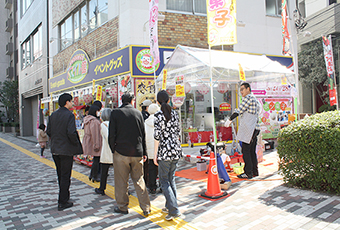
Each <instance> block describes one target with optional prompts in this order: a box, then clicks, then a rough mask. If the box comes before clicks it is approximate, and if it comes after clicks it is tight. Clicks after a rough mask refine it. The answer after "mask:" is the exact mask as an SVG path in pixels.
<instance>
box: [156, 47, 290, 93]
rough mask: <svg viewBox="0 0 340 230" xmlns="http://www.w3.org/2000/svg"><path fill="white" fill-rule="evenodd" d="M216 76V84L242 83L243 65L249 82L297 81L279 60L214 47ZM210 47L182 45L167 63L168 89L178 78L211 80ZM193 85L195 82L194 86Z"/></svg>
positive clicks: (214, 78) (160, 77)
mask: <svg viewBox="0 0 340 230" xmlns="http://www.w3.org/2000/svg"><path fill="white" fill-rule="evenodd" d="M210 52H211V66H212V77H213V82H214V85H215V83H220V82H225V83H239V82H240V77H239V65H241V67H242V68H243V70H244V72H245V76H246V81H247V82H250V83H255V82H258V83H260V82H268V83H269V82H270V83H279V84H281V82H282V81H286V82H287V83H288V84H291V85H292V84H294V83H295V77H294V72H293V71H291V70H289V69H288V68H287V67H285V66H283V65H281V64H280V63H279V62H276V61H273V60H271V59H269V58H268V57H266V56H265V55H255V54H246V53H237V52H232V51H222V50H211V51H210ZM209 57H210V56H209V50H208V49H200V48H193V47H186V46H181V45H178V46H177V47H176V49H175V51H174V52H173V54H172V56H171V57H170V60H169V61H168V63H167V64H166V65H165V67H164V69H167V71H168V73H167V88H168V87H171V86H172V85H175V77H176V76H179V75H184V81H185V82H190V84H200V83H208V82H210V77H209V67H210V64H209V63H210V61H209ZM162 81H163V73H161V74H160V75H159V77H158V78H157V88H158V89H159V88H160V87H161V85H162ZM192 86H193V85H192Z"/></svg>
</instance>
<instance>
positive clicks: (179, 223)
mask: <svg viewBox="0 0 340 230" xmlns="http://www.w3.org/2000/svg"><path fill="white" fill-rule="evenodd" d="M0 141H2V142H3V143H5V144H7V145H9V146H11V147H13V148H15V149H17V150H19V151H20V152H22V153H24V154H26V155H27V156H30V157H32V158H34V159H35V160H37V161H40V162H42V163H44V164H46V165H48V166H50V167H52V168H54V169H55V165H54V162H53V161H50V160H47V159H46V158H40V156H38V155H37V154H35V153H32V152H31V151H28V150H27V149H24V148H22V147H20V146H18V145H16V144H13V143H11V142H9V141H6V140H5V139H2V138H0ZM72 177H73V178H75V179H77V180H79V181H82V182H83V183H85V184H88V185H89V186H91V187H93V188H96V187H97V184H95V183H93V182H91V181H89V179H88V176H86V175H84V174H82V173H79V172H77V171H74V170H72ZM114 189H115V188H114V187H113V186H112V185H109V184H108V185H107V190H106V191H105V193H106V195H107V196H109V197H111V198H112V199H115V196H114ZM129 208H130V209H132V210H133V211H135V212H137V213H139V214H141V215H143V212H142V210H141V209H140V207H139V202H138V199H137V197H134V196H132V195H130V204H129ZM146 218H148V219H149V220H150V221H152V222H153V223H155V224H157V225H159V226H160V227H162V228H163V229H197V228H196V227H195V226H193V225H191V224H190V223H188V222H186V221H184V220H183V219H181V218H176V219H174V220H172V221H167V220H165V219H164V218H165V214H163V213H162V212H161V209H160V208H157V207H155V206H153V205H151V214H150V215H149V216H147V217H146Z"/></svg>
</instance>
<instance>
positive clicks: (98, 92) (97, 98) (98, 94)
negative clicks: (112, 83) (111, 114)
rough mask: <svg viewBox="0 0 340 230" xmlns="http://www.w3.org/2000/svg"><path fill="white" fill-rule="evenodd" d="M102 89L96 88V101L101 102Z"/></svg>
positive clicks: (99, 86)
mask: <svg viewBox="0 0 340 230" xmlns="http://www.w3.org/2000/svg"><path fill="white" fill-rule="evenodd" d="M102 88H103V87H102V86H101V85H98V86H97V95H96V101H101V99H102V93H103V91H102Z"/></svg>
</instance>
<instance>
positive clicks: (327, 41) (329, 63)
mask: <svg viewBox="0 0 340 230" xmlns="http://www.w3.org/2000/svg"><path fill="white" fill-rule="evenodd" d="M322 44H323V51H324V56H325V62H326V69H327V76H328V80H329V84H328V87H329V101H330V105H331V106H333V105H336V104H337V103H338V102H337V101H338V100H337V92H336V87H335V84H336V83H335V72H334V61H333V49H332V38H331V35H329V37H328V38H327V37H326V36H322Z"/></svg>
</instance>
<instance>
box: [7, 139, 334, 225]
mask: <svg viewBox="0 0 340 230" xmlns="http://www.w3.org/2000/svg"><path fill="white" fill-rule="evenodd" d="M0 138H1V139H0V149H1V151H0V159H1V160H0V175H1V177H0V229H162V228H167V229H176V228H178V229H340V197H339V196H331V195H326V194H321V193H314V192H310V191H306V190H299V189H293V188H288V187H286V186H284V185H282V183H283V182H282V180H281V176H280V175H278V174H277V172H274V173H272V174H267V175H261V176H260V178H259V179H263V180H256V181H255V180H250V181H242V182H238V183H234V184H233V185H232V186H231V188H230V189H229V191H228V192H229V193H230V197H228V198H225V199H222V200H218V201H208V200H205V199H202V198H200V197H198V195H199V194H200V193H201V192H202V191H205V189H206V183H203V182H199V181H193V180H190V179H185V178H179V177H177V178H176V183H177V190H178V200H179V206H180V210H181V212H182V214H183V215H182V216H181V219H178V220H176V221H170V222H168V221H165V220H164V215H163V214H161V213H160V212H159V210H160V209H161V208H162V207H164V197H163V195H162V194H156V195H150V199H151V204H152V206H153V207H152V214H151V215H150V216H149V217H144V216H143V215H141V214H140V213H141V210H140V208H139V207H138V205H137V204H135V201H136V198H135V197H136V193H135V191H134V188H133V184H132V182H131V181H130V191H131V193H132V196H131V197H130V202H131V203H132V205H131V208H130V209H129V214H128V215H122V214H116V213H114V212H113V208H114V205H115V204H116V202H115V200H114V199H113V198H111V197H113V195H112V194H113V189H114V188H113V186H114V175H113V170H112V169H110V172H109V174H110V176H109V180H108V184H109V185H110V186H109V189H108V191H107V194H108V195H107V196H101V195H97V194H95V193H94V187H93V186H99V184H98V183H96V184H94V183H90V182H89V181H88V179H87V175H88V174H89V172H90V168H88V167H86V166H83V165H79V164H76V163H75V164H74V167H73V170H74V171H76V172H75V173H73V174H72V175H73V176H74V178H72V184H71V188H70V191H71V199H72V200H73V201H74V204H75V205H74V206H73V207H72V208H70V209H66V210H64V211H61V212H58V211H57V197H58V185H57V178H56V173H55V169H53V168H52V167H51V166H53V165H54V163H53V162H52V157H51V153H50V152H49V151H48V150H46V151H45V155H46V156H47V160H45V159H41V158H39V157H38V155H39V154H40V149H39V148H37V147H35V143H34V142H28V141H26V140H22V139H19V138H17V137H14V136H11V135H9V134H4V133H0ZM3 140H6V141H8V142H10V143H12V144H11V145H12V146H10V145H9V144H10V143H9V144H6V143H4V141H3ZM20 147H21V148H20ZM265 157H266V158H277V154H276V152H275V151H272V152H271V153H268V154H266V155H265ZM194 166H195V165H193V164H189V163H187V162H185V161H181V162H180V165H179V170H182V169H186V168H190V167H194ZM76 178H77V179H76Z"/></svg>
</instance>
